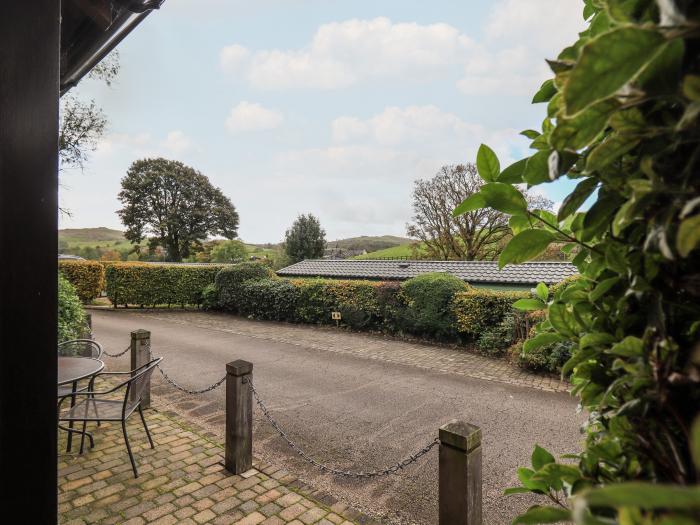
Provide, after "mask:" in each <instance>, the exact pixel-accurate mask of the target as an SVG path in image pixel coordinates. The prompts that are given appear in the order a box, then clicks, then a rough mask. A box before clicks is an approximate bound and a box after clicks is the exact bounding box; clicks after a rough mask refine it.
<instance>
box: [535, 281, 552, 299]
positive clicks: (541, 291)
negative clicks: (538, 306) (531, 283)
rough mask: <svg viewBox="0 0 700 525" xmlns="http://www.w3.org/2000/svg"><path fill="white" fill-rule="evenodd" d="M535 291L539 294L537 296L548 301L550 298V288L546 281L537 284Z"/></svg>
mask: <svg viewBox="0 0 700 525" xmlns="http://www.w3.org/2000/svg"><path fill="white" fill-rule="evenodd" d="M535 293H536V294H537V297H539V298H540V299H542V300H543V301H546V300H547V299H548V298H549V288H547V285H546V284H544V283H538V284H537V286H536V287H535Z"/></svg>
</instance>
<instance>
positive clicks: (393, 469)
mask: <svg viewBox="0 0 700 525" xmlns="http://www.w3.org/2000/svg"><path fill="white" fill-rule="evenodd" d="M244 381H246V379H245V378H244ZM247 383H248V385H249V387H250V390H251V392H252V393H253V397H254V398H255V402H256V404H257V405H258V407H259V408H260V411H261V412H262V413H263V415H264V416H265V419H267V421H268V423H270V425H271V426H272V428H274V429H275V430H276V431H277V433H278V434H279V435H280V436H281V437H282V439H284V440H285V441H286V442H287V445H288V446H289V448H291V449H292V450H294V451H295V452H296V453H297V454H298V455H299V457H301V458H302V459H303V460H304V461H306V462H307V463H310V464H311V465H313V466H314V467H316V468H318V469H320V470H321V471H323V472H328V473H330V474H335V475H336V476H343V477H346V478H358V479H369V478H377V477H381V476H388V475H389V474H396V473H397V472H399V471H400V470H403V469H405V468H406V467H408V466H410V465H412V464H413V463H415V462H416V461H418V460H419V459H420V458H421V457H422V456H424V455H426V454H427V453H428V452H430V451H431V450H432V449H433V448H434V447H435V446H436V445H437V444H438V443H439V442H440V440H439V439H438V438H435V439H433V440H432V441H430V442H429V443H428V444H427V445H425V446H424V447H423V448H421V449H420V450H418V451H417V452H415V453H414V454H411V455H410V456H408V457H406V458H405V459H404V460H402V461H399V462H398V463H395V464H393V465H391V466H390V467H385V468H383V469H380V470H372V471H369V472H353V471H351V470H341V469H338V468H334V467H330V466H328V465H325V464H323V463H321V462H319V461H317V460H315V459H314V458H312V457H311V456H309V455H308V454H307V453H306V452H305V451H304V450H303V449H302V448H300V447H299V445H297V444H296V443H295V442H294V441H292V440H291V439H290V438H289V436H288V435H287V433H286V432H285V431H284V430H282V427H280V424H279V423H278V422H277V420H276V419H275V418H274V417H272V414H270V411H269V410H268V408H267V406H265V403H264V402H263V400H262V399H261V398H260V394H259V393H258V391H257V390H256V389H255V385H253V382H252V381H250V380H248V381H247Z"/></svg>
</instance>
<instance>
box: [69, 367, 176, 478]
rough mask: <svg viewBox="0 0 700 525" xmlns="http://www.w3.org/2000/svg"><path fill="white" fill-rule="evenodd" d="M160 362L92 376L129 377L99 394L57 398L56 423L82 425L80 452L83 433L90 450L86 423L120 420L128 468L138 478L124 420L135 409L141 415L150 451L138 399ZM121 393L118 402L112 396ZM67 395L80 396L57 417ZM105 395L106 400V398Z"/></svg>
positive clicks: (78, 393)
mask: <svg viewBox="0 0 700 525" xmlns="http://www.w3.org/2000/svg"><path fill="white" fill-rule="evenodd" d="M162 359H163V358H162V357H159V358H157V359H153V360H152V361H150V362H149V363H146V364H145V365H142V366H140V367H139V368H136V369H134V370H132V371H131V372H100V373H99V374H96V376H95V377H102V376H124V375H127V376H130V377H129V378H128V379H126V380H125V381H122V382H121V383H119V384H118V385H117V386H115V387H112V388H110V389H109V390H102V391H99V392H92V391H89V390H88V391H82V392H75V393H70V394H68V395H66V396H64V397H62V398H61V401H60V402H59V404H58V408H59V421H65V422H69V423H70V422H73V423H75V422H78V423H82V424H83V435H82V438H81V440H80V452H81V453H82V451H83V445H84V443H85V434H87V435H88V438H89V439H90V448H92V447H94V446H95V444H94V441H93V439H92V435H90V433H89V432H85V427H86V425H87V423H88V421H120V422H121V424H122V432H123V433H124V442H125V443H126V450H127V452H128V453H129V460H130V461H131V468H132V470H133V471H134V477H135V478H138V477H139V474H138V470H137V469H136V462H135V461H134V455H133V454H132V453H131V446H130V445H129V436H128V435H127V432H126V420H127V419H128V418H129V416H130V415H131V414H133V413H134V411H136V410H138V413H139V416H141V422H142V423H143V428H144V429H145V430H146V436H148V442H149V443H150V445H151V448H154V445H153V440H152V439H151V433H150V432H149V431H148V426H147V425H146V419H145V418H144V417H143V411H142V410H141V397H142V395H143V392H144V389H145V388H146V385H147V384H148V380H149V379H150V378H151V375H152V374H153V371H154V370H155V368H156V366H158V364H159V363H160V362H161V361H162ZM122 390H123V392H124V397H123V399H121V395H120V396H119V398H117V397H116V394H117V393H119V392H120V391H122ZM71 396H76V397H80V396H82V397H83V399H81V400H80V401H78V402H77V403H76V404H75V405H74V406H72V407H70V409H68V410H66V411H65V412H64V413H63V414H61V413H60V409H61V403H63V401H64V400H65V399H66V398H70V397H71ZM107 396H110V397H109V398H107Z"/></svg>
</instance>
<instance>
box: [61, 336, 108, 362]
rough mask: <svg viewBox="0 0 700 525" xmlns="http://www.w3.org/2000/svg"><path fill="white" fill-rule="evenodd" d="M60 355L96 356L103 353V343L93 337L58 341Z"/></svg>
mask: <svg viewBox="0 0 700 525" xmlns="http://www.w3.org/2000/svg"><path fill="white" fill-rule="evenodd" d="M58 355H59V356H61V357H94V358H95V359H99V358H100V356H101V355H102V345H101V344H100V343H98V342H97V341H95V340H93V339H73V340H71V341H63V342H62V343H58Z"/></svg>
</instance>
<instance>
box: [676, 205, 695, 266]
mask: <svg viewBox="0 0 700 525" xmlns="http://www.w3.org/2000/svg"><path fill="white" fill-rule="evenodd" d="M698 243H700V215H693V216H692V217H686V218H685V219H683V221H681V225H680V226H679V227H678V235H677V236H676V249H677V250H678V253H679V254H680V255H681V257H687V256H688V255H689V254H690V252H692V251H693V250H694V249H695V248H696V247H697V245H698Z"/></svg>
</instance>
